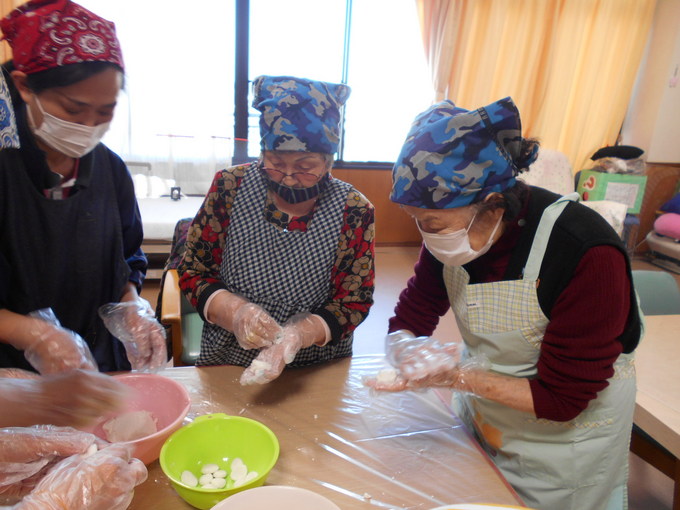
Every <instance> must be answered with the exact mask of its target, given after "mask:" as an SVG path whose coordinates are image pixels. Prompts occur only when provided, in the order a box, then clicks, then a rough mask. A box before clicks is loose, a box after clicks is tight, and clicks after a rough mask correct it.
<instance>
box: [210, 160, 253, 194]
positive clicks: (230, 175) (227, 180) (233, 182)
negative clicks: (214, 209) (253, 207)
mask: <svg viewBox="0 0 680 510" xmlns="http://www.w3.org/2000/svg"><path fill="white" fill-rule="evenodd" d="M252 166H253V165H252V163H243V164H240V165H234V166H230V167H227V168H223V169H222V170H218V171H217V173H216V174H215V177H214V179H213V181H214V182H213V185H214V186H217V187H218V188H220V189H227V190H231V189H235V188H237V187H238V185H239V183H240V182H241V180H242V179H243V176H244V175H245V173H246V172H247V171H248V170H249V169H250V168H252Z"/></svg>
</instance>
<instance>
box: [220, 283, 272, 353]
mask: <svg viewBox="0 0 680 510" xmlns="http://www.w3.org/2000/svg"><path fill="white" fill-rule="evenodd" d="M231 296H233V298H231V297H230V298H229V299H230V302H229V304H228V305H227V306H229V307H230V308H231V309H232V311H231V316H232V317H233V319H232V328H233V329H232V332H233V333H234V335H236V341H237V342H238V344H239V345H240V346H241V347H243V348H244V349H246V350H248V349H261V348H262V347H268V346H270V345H272V344H273V343H274V341H275V339H276V337H277V335H279V334H280V333H281V326H280V325H279V323H278V322H276V321H275V320H274V318H273V317H272V316H271V315H269V313H267V311H266V310H265V309H264V308H262V307H261V306H259V305H256V304H255V303H251V302H249V301H247V300H245V299H243V298H242V297H241V296H238V295H236V294H231Z"/></svg>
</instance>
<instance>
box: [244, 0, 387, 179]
mask: <svg viewBox="0 0 680 510" xmlns="http://www.w3.org/2000/svg"><path fill="white" fill-rule="evenodd" d="M346 5H347V7H346V15H345V44H344V55H343V72H342V80H341V82H342V83H343V84H347V83H346V82H347V79H346V78H347V67H348V59H349V30H350V27H349V25H350V23H351V21H350V20H351V11H352V0H346ZM235 9H236V13H235V14H236V15H235V22H236V26H235V30H234V32H235V37H236V41H235V51H236V55H235V60H234V66H235V69H234V150H233V156H232V163H233V164H235V165H238V164H243V163H248V162H251V161H254V160H255V159H257V156H252V155H249V154H248V118H249V115H250V114H249V111H248V107H249V105H248V92H249V90H250V81H249V79H248V72H249V65H248V64H249V54H250V52H249V41H250V0H236V2H235ZM341 131H342V134H341V135H340V147H339V151H338V156H339V158H338V159H336V160H335V162H334V163H333V168H342V169H368V170H391V169H392V167H393V166H394V162H389V161H385V162H383V161H363V162H362V161H344V160H343V159H341V156H342V153H343V149H344V114H343V116H342V120H341Z"/></svg>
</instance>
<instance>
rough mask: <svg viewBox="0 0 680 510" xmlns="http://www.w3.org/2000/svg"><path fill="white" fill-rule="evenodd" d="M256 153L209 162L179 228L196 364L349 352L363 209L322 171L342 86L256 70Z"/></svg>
mask: <svg viewBox="0 0 680 510" xmlns="http://www.w3.org/2000/svg"><path fill="white" fill-rule="evenodd" d="M253 92H254V94H253V96H254V99H253V106H254V107H255V108H257V109H258V110H259V111H260V112H261V113H262V114H261V117H260V133H261V136H262V139H261V147H262V155H261V157H260V159H259V160H258V161H256V162H254V163H251V164H245V165H239V166H235V167H232V168H228V169H226V170H222V171H221V172H218V173H217V175H216V176H215V180H214V181H213V184H212V186H211V188H210V190H209V191H208V194H207V196H206V199H205V202H204V204H203V206H202V207H201V209H200V210H199V212H198V214H197V215H196V217H195V219H194V221H193V223H192V225H191V227H190V228H189V232H188V235H187V243H186V252H185V256H184V260H183V262H182V264H181V265H180V267H179V273H180V287H181V288H182V290H183V292H184V293H185V294H186V296H187V297H188V299H189V300H190V301H191V303H192V304H193V305H194V306H195V307H196V309H197V310H198V312H199V314H200V315H201V316H202V317H203V319H204V320H205V321H206V323H205V325H204V328H203V335H202V341H201V352H200V355H199V358H198V361H197V364H198V365H216V364H232V365H241V366H245V367H248V368H247V369H246V370H245V372H244V373H243V376H242V378H241V382H242V383H243V384H253V383H260V384H261V383H266V382H269V381H271V380H273V379H275V378H276V377H278V375H279V374H280V373H281V371H282V370H283V369H284V368H285V366H286V365H290V366H303V365H309V364H314V363H320V362H323V361H327V360H331V359H335V358H339V357H345V356H351V354H352V333H353V331H354V329H355V328H356V327H357V326H358V325H359V324H360V323H361V322H362V321H363V320H364V319H365V317H366V315H367V314H368V310H369V308H370V306H371V305H372V303H373V277H374V272H373V244H374V243H373V236H374V212H373V206H372V205H371V203H370V202H369V201H368V200H367V199H366V198H365V197H364V196H363V195H362V194H361V193H360V192H359V191H357V190H356V189H354V188H353V187H352V186H350V185H349V184H347V183H344V182H342V181H340V180H338V179H334V178H333V177H332V176H331V174H330V171H331V167H332V164H333V154H334V153H335V152H336V151H337V147H338V142H339V135H340V133H339V120H340V110H341V108H342V105H343V104H344V103H345V101H346V100H347V97H348V96H349V92H350V89H349V87H347V86H346V85H338V84H332V83H324V82H319V81H313V80H307V79H303V78H295V77H290V76H261V77H259V78H257V79H256V80H255V81H254V84H253Z"/></svg>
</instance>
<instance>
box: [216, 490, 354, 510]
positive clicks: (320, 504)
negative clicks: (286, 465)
mask: <svg viewBox="0 0 680 510" xmlns="http://www.w3.org/2000/svg"><path fill="white" fill-rule="evenodd" d="M272 508H276V510H340V507H339V506H337V505H336V504H335V503H333V502H332V501H330V500H329V499H326V498H324V497H323V496H321V495H320V494H317V493H316V492H312V491H310V490H307V489H301V488H299V487H290V486H287V485H265V486H263V487H255V488H254V489H248V490H246V491H243V492H239V493H237V494H234V495H233V496H229V497H228V498H227V499H225V500H223V501H220V502H219V503H218V504H217V505H215V506H214V507H212V509H211V510H271V509H272Z"/></svg>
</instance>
